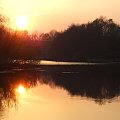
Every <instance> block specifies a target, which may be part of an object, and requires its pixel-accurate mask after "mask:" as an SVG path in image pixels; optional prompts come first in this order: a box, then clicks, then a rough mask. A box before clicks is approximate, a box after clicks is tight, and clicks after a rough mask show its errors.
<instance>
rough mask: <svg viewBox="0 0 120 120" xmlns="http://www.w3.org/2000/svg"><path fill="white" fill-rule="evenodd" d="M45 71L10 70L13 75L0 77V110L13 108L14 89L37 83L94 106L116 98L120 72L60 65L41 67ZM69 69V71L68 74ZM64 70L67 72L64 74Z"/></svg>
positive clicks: (14, 104) (14, 100) (2, 74)
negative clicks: (55, 88) (54, 88)
mask: <svg viewBox="0 0 120 120" xmlns="http://www.w3.org/2000/svg"><path fill="white" fill-rule="evenodd" d="M43 69H45V70H46V71H44V72H43V71H42V72H41V71H40V70H39V69H33V70H21V71H16V70H14V72H13V73H1V74H0V81H1V82H0V111H4V110H5V109H6V107H13V106H15V107H17V104H18V99H17V93H16V92H15V89H16V88H17V87H18V86H19V85H24V87H25V88H26V89H29V88H32V87H35V86H36V85H37V83H38V82H39V83H40V84H48V85H49V86H51V87H53V86H54V87H59V88H64V90H66V91H68V93H69V95H71V96H81V97H85V98H86V99H90V100H93V101H95V102H96V103H98V104H105V103H106V102H113V101H115V100H116V99H119V95H120V72H119V70H118V69H117V70H116V71H115V69H114V70H113V69H109V67H108V68H107V69H105V68H104V69H103V68H101V67H97V68H96V67H89V68H87V67H81V68H79V69H78V68H77V69H71V67H69V68H68V69H67V68H65V67H63V66H61V67H58V66H54V67H52V66H51V67H48V66H46V67H43ZM68 70H69V72H68ZM65 71H67V72H65Z"/></svg>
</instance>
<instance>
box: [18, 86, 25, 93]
mask: <svg viewBox="0 0 120 120" xmlns="http://www.w3.org/2000/svg"><path fill="white" fill-rule="evenodd" d="M17 91H18V93H19V94H23V93H25V88H24V87H23V86H22V85H19V87H18V88H17Z"/></svg>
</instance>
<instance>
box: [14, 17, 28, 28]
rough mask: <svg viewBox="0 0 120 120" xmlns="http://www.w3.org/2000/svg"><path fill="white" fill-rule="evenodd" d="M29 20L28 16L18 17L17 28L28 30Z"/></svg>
mask: <svg viewBox="0 0 120 120" xmlns="http://www.w3.org/2000/svg"><path fill="white" fill-rule="evenodd" d="M28 23H29V20H28V17H27V16H17V17H16V26H17V27H18V28H19V29H27V26H28Z"/></svg>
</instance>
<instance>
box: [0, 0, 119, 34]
mask: <svg viewBox="0 0 120 120" xmlns="http://www.w3.org/2000/svg"><path fill="white" fill-rule="evenodd" d="M119 5H120V0H19V1H18V0H0V10H1V13H2V14H5V15H6V16H8V17H9V18H10V20H11V23H12V27H13V26H15V18H16V16H21V15H26V16H28V17H29V26H28V30H29V31H32V32H33V31H39V32H48V31H50V30H52V29H56V30H64V29H65V28H67V27H68V26H69V25H70V24H72V23H85V22H87V21H91V20H93V19H95V18H98V17H100V16H106V17H107V18H113V19H114V20H115V21H116V22H118V23H119V21H120V15H119V13H120V7H119Z"/></svg>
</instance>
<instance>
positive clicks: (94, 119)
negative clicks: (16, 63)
mask: <svg viewBox="0 0 120 120" xmlns="http://www.w3.org/2000/svg"><path fill="white" fill-rule="evenodd" d="M0 120H120V67H119V66H118V65H115V66H114V65H110V66H109V65H107V66H105V65H102V66H101V65H100V66H99V65H98V66H64V65H62V66H41V67H36V68H25V69H23V67H22V68H18V67H16V68H11V69H7V70H1V71H0Z"/></svg>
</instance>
